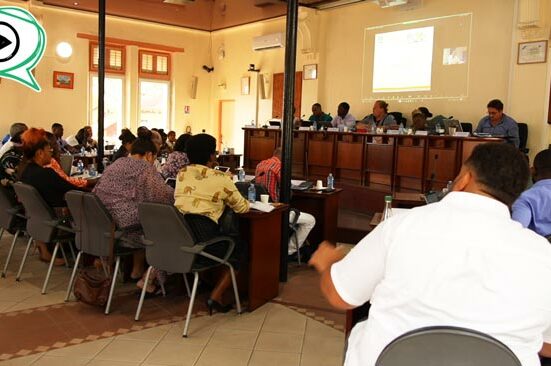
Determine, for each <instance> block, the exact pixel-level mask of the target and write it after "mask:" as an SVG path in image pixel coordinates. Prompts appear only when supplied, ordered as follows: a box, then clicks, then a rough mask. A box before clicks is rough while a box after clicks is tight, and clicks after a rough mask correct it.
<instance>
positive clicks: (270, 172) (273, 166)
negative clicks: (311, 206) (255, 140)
mask: <svg viewBox="0 0 551 366" xmlns="http://www.w3.org/2000/svg"><path fill="white" fill-rule="evenodd" d="M254 175H255V183H257V184H261V185H263V186H264V187H266V190H268V193H269V195H270V199H271V200H272V201H273V202H279V189H280V188H279V186H280V182H281V148H280V147H278V148H276V149H275V150H274V154H273V156H272V157H271V158H269V159H266V160H262V161H261V162H260V163H258V165H257V166H256V170H255V174H254ZM294 219H295V213H294V212H292V211H291V212H290V213H289V222H293V220H294ZM315 225H316V219H315V218H314V216H312V215H310V214H309V213H306V212H301V213H300V214H299V216H298V220H297V226H298V228H297V230H296V234H297V235H296V240H295V237H294V235H293V236H291V237H290V238H289V255H291V254H293V253H295V252H296V251H297V248H300V247H301V246H302V245H303V244H304V242H305V241H306V238H307V237H308V234H309V233H310V231H311V230H312V229H313V228H314V226H315Z"/></svg>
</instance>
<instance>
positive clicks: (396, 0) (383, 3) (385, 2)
mask: <svg viewBox="0 0 551 366" xmlns="http://www.w3.org/2000/svg"><path fill="white" fill-rule="evenodd" d="M377 2H378V3H379V6H380V7H381V8H390V7H391V6H400V5H406V4H407V3H408V0H377Z"/></svg>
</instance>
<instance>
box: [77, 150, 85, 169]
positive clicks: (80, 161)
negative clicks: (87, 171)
mask: <svg viewBox="0 0 551 366" xmlns="http://www.w3.org/2000/svg"><path fill="white" fill-rule="evenodd" d="M83 149H84V148H83ZM77 170H78V174H83V173H84V163H83V162H82V160H79V161H78V162H77Z"/></svg>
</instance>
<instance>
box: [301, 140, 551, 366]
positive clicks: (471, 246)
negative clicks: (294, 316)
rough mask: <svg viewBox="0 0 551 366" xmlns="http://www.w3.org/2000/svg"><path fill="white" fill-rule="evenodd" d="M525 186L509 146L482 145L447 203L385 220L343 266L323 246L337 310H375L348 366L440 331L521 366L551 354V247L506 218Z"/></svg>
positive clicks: (535, 364)
mask: <svg viewBox="0 0 551 366" xmlns="http://www.w3.org/2000/svg"><path fill="white" fill-rule="evenodd" d="M528 177H529V170H528V165H527V163H526V160H525V159H524V158H523V157H522V156H521V154H520V153H519V152H518V150H517V149H515V148H514V147H513V146H512V145H509V144H504V143H486V144H481V145H478V146H477V147H476V148H475V149H474V150H473V152H472V155H471V156H470V157H469V159H468V160H467V161H466V162H465V164H464V165H463V167H462V168H461V171H460V173H459V175H458V176H457V178H456V179H455V180H454V183H453V187H452V191H451V193H449V194H448V195H447V196H446V197H444V198H443V199H442V200H441V201H440V202H438V203H434V204H430V205H428V206H423V207H418V208H414V209H412V210H409V211H407V212H405V213H400V214H397V215H395V216H393V217H391V218H390V219H388V220H385V221H384V222H383V223H381V224H380V225H379V226H377V228H375V230H373V231H372V232H371V233H370V234H369V235H367V236H366V237H365V238H364V239H362V240H361V241H360V242H359V243H358V244H357V245H356V246H355V247H354V248H353V249H352V251H351V252H350V253H349V254H348V255H346V256H344V255H343V254H342V252H341V251H340V250H339V249H336V248H334V247H333V246H332V245H330V244H328V243H323V244H322V245H320V248H319V249H318V251H316V253H314V255H313V257H312V259H311V260H310V264H311V265H313V266H315V267H316V269H317V270H318V271H319V272H320V274H321V288H322V291H323V293H324V295H325V296H326V297H327V299H328V300H329V301H330V303H331V304H332V305H333V306H335V307H337V308H339V309H352V308H354V307H357V306H360V305H362V304H364V303H365V302H367V301H370V302H371V308H370V311H369V317H368V319H367V320H366V321H363V322H359V323H358V324H356V325H355V327H354V328H353V329H352V332H351V334H350V338H349V341H348V350H347V353H346V361H345V365H347V366H356V365H362V366H373V365H374V364H375V361H376V360H377V357H378V356H379V354H380V353H381V351H382V350H383V348H384V347H385V346H386V345H387V344H389V343H390V342H392V340H394V339H395V338H396V337H398V336H400V335H402V334H404V333H406V332H408V331H411V330H414V329H418V328H421V327H426V326H436V325H443V326H458V327H465V328H470V329H474V330H477V331H480V332H484V333H486V334H489V335H491V336H493V337H495V338H497V339H498V340H500V341H502V342H503V343H504V344H505V345H507V346H508V347H509V348H510V349H511V350H512V351H513V352H514V353H515V355H516V356H517V357H518V358H519V360H520V361H521V363H522V365H523V366H539V365H540V361H539V358H538V352H540V354H542V355H544V356H547V355H549V354H551V352H550V351H549V349H551V344H550V343H551V291H549V285H548V283H547V279H548V278H551V246H550V245H549V243H548V242H547V240H545V238H543V237H541V236H539V235H537V234H535V233H534V232H532V231H531V230H528V229H525V228H523V227H522V225H521V224H519V223H518V222H515V221H513V220H512V219H511V216H510V213H509V208H510V205H511V204H512V203H513V202H514V200H515V199H516V198H517V197H518V196H519V195H520V193H521V192H522V190H523V188H524V187H525V185H526V183H527V181H528ZM544 342H545V343H544ZM542 345H543V348H542ZM548 347H550V348H548ZM540 350H541V351H540Z"/></svg>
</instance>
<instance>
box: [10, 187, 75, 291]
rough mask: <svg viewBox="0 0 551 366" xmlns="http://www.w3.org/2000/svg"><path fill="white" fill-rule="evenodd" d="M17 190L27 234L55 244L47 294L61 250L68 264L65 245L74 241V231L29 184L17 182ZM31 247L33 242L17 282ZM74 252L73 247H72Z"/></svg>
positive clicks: (26, 252)
mask: <svg viewBox="0 0 551 366" xmlns="http://www.w3.org/2000/svg"><path fill="white" fill-rule="evenodd" d="M13 187H14V188H15V193H16V194H17V197H18V198H19V200H20V201H21V203H23V207H24V208H25V216H26V217H27V225H26V228H27V233H28V234H29V235H30V236H31V237H32V238H33V239H34V240H40V241H43V242H44V243H55V247H54V251H53V253H52V260H51V261H50V265H49V267H48V272H47V273H46V278H45V279H44V284H43V285H42V294H43V295H44V294H45V293H46V289H47V288H48V281H49V280H50V275H51V273H52V269H53V266H54V262H55V259H56V256H57V251H58V250H61V252H62V253H63V257H64V258H65V263H66V264H67V263H68V261H67V256H66V255H65V251H64V250H63V245H64V244H69V247H70V245H71V243H72V242H73V240H74V231H73V229H72V228H71V227H69V226H68V225H67V224H66V221H67V219H66V218H60V217H57V216H56V215H55V213H54V211H53V209H52V208H51V207H50V206H48V204H47V203H46V202H45V201H44V199H43V198H42V196H41V195H40V193H38V191H37V190H36V188H34V187H33V186H30V185H28V184H24V183H21V182H17V183H15V184H14V185H13ZM30 247H31V240H29V243H28V244H27V248H26V249H25V254H24V255H23V260H22V261H21V265H20V266H19V271H18V272H17V276H16V278H15V280H16V281H19V279H20V278H21V272H22V271H23V267H24V266H25V262H26V260H27V256H28V255H29V250H30ZM70 249H71V250H72V247H70Z"/></svg>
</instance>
